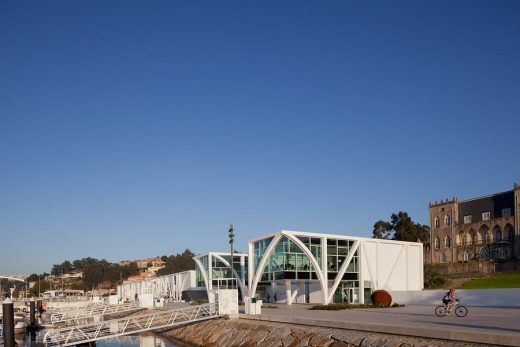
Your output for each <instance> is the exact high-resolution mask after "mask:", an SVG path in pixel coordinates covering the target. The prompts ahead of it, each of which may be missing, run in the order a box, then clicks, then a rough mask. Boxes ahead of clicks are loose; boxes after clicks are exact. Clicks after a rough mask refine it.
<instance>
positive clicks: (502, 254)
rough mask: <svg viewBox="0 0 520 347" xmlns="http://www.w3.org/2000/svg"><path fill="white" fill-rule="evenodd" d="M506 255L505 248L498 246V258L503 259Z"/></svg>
mask: <svg viewBox="0 0 520 347" xmlns="http://www.w3.org/2000/svg"><path fill="white" fill-rule="evenodd" d="M506 255H507V252H506V250H505V249H504V248H500V249H499V250H498V257H499V258H500V259H505V258H506Z"/></svg>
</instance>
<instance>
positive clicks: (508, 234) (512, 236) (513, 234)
mask: <svg viewBox="0 0 520 347" xmlns="http://www.w3.org/2000/svg"><path fill="white" fill-rule="evenodd" d="M507 238H508V239H509V241H511V242H512V241H513V239H514V238H515V232H514V231H513V229H509V231H508V232H507Z"/></svg>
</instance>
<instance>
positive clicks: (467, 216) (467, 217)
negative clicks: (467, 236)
mask: <svg viewBox="0 0 520 347" xmlns="http://www.w3.org/2000/svg"><path fill="white" fill-rule="evenodd" d="M472 220H473V218H472V217H471V215H470V214H468V215H466V216H464V224H469V223H471V222H472Z"/></svg>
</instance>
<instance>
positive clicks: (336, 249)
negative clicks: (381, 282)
mask: <svg viewBox="0 0 520 347" xmlns="http://www.w3.org/2000/svg"><path fill="white" fill-rule="evenodd" d="M297 238H298V240H299V241H301V242H302V243H303V246H304V247H306V248H307V249H308V250H309V251H310V253H311V254H312V255H313V257H314V258H315V259H316V262H317V263H318V264H319V265H320V266H321V264H322V257H323V253H324V252H323V250H322V239H321V238H318V237H305V236H298V237H297ZM325 240H326V241H325V245H326V247H327V271H326V275H325V276H326V279H328V281H327V283H328V286H329V288H331V287H332V286H333V284H334V280H335V279H336V278H337V276H338V273H339V271H340V269H341V268H342V265H343V264H344V263H345V261H346V259H347V257H348V255H349V253H350V251H351V249H352V248H353V247H354V242H355V241H354V240H345V239H332V238H328V239H325ZM271 241H272V238H269V239H264V240H260V241H257V242H255V243H254V254H255V259H254V261H255V270H257V269H258V265H259V264H260V261H261V260H262V258H261V257H262V256H265V250H266V249H267V247H268V246H269V243H270V242H271ZM281 280H295V281H301V280H305V281H317V280H318V275H317V273H316V271H315V269H314V266H313V265H312V263H311V261H310V259H309V258H308V257H307V255H306V254H305V253H304V251H303V249H301V248H300V246H299V245H298V244H297V243H296V242H294V241H292V240H291V239H289V238H288V237H286V236H284V237H282V238H281V239H280V241H279V243H278V244H277V245H276V246H275V248H274V250H273V252H272V253H271V255H269V260H268V261H267V264H266V267H265V269H264V271H263V273H262V276H261V278H260V283H259V287H258V289H259V291H262V290H265V288H264V286H266V285H269V284H270V283H273V282H277V281H281ZM370 290H371V289H370V287H369V288H368V291H370ZM359 291H360V285H359V256H358V251H357V250H356V252H355V253H354V254H353V256H352V260H351V262H350V263H349V265H348V266H347V268H346V270H345V273H344V274H343V276H342V279H341V282H340V284H339V285H338V287H337V289H336V291H335V293H334V295H333V302H335V303H345V302H348V303H359V300H360V293H359Z"/></svg>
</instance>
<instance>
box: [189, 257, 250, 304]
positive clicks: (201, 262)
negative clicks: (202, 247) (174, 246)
mask: <svg viewBox="0 0 520 347" xmlns="http://www.w3.org/2000/svg"><path fill="white" fill-rule="evenodd" d="M230 254H231V253H221V252H209V253H206V254H202V255H197V256H195V257H193V260H194V261H195V265H196V273H197V275H196V276H197V282H198V283H197V287H201V284H202V283H200V282H201V280H202V281H203V282H204V287H205V288H206V290H207V292H208V298H209V297H210V293H211V292H212V291H213V289H214V286H213V283H214V282H217V283H220V282H222V281H227V280H236V283H237V286H238V288H239V289H240V292H241V293H242V298H245V297H247V296H249V295H248V293H249V290H248V287H247V283H246V278H245V270H246V268H247V254H243V253H233V257H234V259H236V258H239V259H240V273H239V272H237V271H236V264H237V263H233V267H234V269H231V264H230V262H229V260H227V259H226V258H229V259H231V256H230ZM215 260H217V261H218V262H220V263H221V264H223V265H224V268H225V269H226V270H229V269H231V270H232V277H231V278H229V277H223V276H221V275H220V274H219V273H218V271H214V270H215V269H216V268H215V267H214V265H213V263H214V261H215ZM205 263H207V267H206V265H205Z"/></svg>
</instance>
